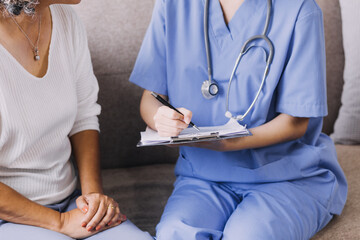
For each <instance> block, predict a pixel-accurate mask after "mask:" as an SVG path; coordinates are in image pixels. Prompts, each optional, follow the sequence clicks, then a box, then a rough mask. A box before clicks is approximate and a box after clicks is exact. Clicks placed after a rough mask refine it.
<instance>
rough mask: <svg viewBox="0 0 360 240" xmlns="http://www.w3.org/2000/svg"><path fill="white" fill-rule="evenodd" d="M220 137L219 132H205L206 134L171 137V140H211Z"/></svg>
mask: <svg viewBox="0 0 360 240" xmlns="http://www.w3.org/2000/svg"><path fill="white" fill-rule="evenodd" d="M218 138H219V132H212V133H210V134H205V135H190V136H176V137H171V142H192V141H199V140H211V139H218Z"/></svg>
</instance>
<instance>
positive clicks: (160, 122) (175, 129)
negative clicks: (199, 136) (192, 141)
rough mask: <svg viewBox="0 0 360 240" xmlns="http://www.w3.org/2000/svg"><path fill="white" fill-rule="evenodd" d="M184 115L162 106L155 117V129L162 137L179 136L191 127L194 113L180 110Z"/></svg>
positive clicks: (183, 109)
mask: <svg viewBox="0 0 360 240" xmlns="http://www.w3.org/2000/svg"><path fill="white" fill-rule="evenodd" d="M178 110H179V111H180V112H181V113H182V114H184V115H181V114H180V113H178V112H176V111H174V110H173V109H171V108H169V107H166V106H161V107H159V108H158V110H157V112H156V113H155V115H154V123H155V128H156V130H157V131H158V134H159V135H160V136H161V137H174V136H178V135H179V134H180V132H181V131H182V130H184V129H185V128H187V127H188V126H189V123H190V121H191V118H192V112H191V111H190V110H188V109H185V108H178Z"/></svg>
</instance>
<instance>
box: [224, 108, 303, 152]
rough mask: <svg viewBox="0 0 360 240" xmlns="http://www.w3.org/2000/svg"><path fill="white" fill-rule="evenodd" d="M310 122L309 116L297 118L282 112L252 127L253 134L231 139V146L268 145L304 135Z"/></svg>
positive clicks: (239, 148)
mask: <svg viewBox="0 0 360 240" xmlns="http://www.w3.org/2000/svg"><path fill="white" fill-rule="evenodd" d="M308 123H309V119H308V118H297V117H292V116H290V115H287V114H280V115H279V116H277V117H276V118H274V119H273V120H271V121H270V122H268V123H265V124H263V125H261V126H258V127H255V128H252V129H250V131H251V133H252V134H253V135H252V136H248V137H243V138H237V139H236V140H235V141H229V143H228V144H229V146H228V147H229V148H230V149H232V150H241V149H248V148H259V147H266V146H270V145H274V144H278V143H282V142H287V141H291V140H295V139H298V138H300V137H302V136H303V135H304V134H305V132H306V129H307V126H308Z"/></svg>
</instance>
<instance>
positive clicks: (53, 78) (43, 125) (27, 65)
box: [0, 0, 152, 240]
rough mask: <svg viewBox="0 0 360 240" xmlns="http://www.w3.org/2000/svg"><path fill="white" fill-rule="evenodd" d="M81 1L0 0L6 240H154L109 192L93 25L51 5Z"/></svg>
mask: <svg viewBox="0 0 360 240" xmlns="http://www.w3.org/2000/svg"><path fill="white" fill-rule="evenodd" d="M78 2H80V0H39V1H37V0H27V1H24V0H0V11H1V13H2V14H1V15H0V19H1V20H0V236H1V237H0V238H1V239H13V240H16V239H36V240H38V239H52V240H57V239H78V238H88V239H116V238H118V239H131V240H136V239H141V240H146V239H152V238H151V236H150V235H149V234H148V233H145V232H142V231H140V230H139V229H138V228H136V227H135V226H134V225H133V224H132V223H131V222H130V221H126V217H125V215H123V214H121V212H120V209H119V206H118V204H117V202H116V201H115V200H114V199H112V198H111V197H109V196H106V195H104V194H103V190H102V187H101V180H100V173H99V172H100V171H99V146H98V130H99V127H98V119H97V115H98V114H99V113H100V106H99V105H98V104H97V103H96V101H97V93H98V85H97V81H96V78H95V76H94V74H93V71H92V65H91V60H90V54H89V50H88V47H87V40H86V34H85V30H84V28H83V26H82V25H81V24H80V21H79V19H78V18H77V16H76V15H75V13H74V12H73V11H72V10H71V8H69V7H68V6H64V5H52V4H76V3H78ZM50 5H51V6H50ZM71 149H73V153H74V155H75V159H76V163H77V166H78V170H79V178H80V182H81V190H82V195H81V194H80V191H77V190H76V185H77V177H76V175H75V172H74V167H73V165H72V163H71V161H70V160H69V158H70V153H71ZM103 230H105V231H103Z"/></svg>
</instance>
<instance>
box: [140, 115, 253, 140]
mask: <svg viewBox="0 0 360 240" xmlns="http://www.w3.org/2000/svg"><path fill="white" fill-rule="evenodd" d="M199 129H200V132H197V131H195V130H194V129H193V128H187V129H184V130H183V131H182V132H181V133H180V135H179V136H176V137H160V136H159V135H158V133H157V132H156V131H154V130H152V129H150V128H147V129H146V130H145V132H141V133H140V134H141V140H140V141H139V143H138V144H137V147H145V146H158V145H172V144H187V143H194V142H204V141H216V140H221V139H228V138H237V137H244V136H250V135H252V134H251V132H250V131H249V130H248V129H247V128H246V126H243V125H240V124H239V123H238V122H237V121H236V120H235V119H230V120H229V122H227V123H226V124H224V125H220V126H211V127H199Z"/></svg>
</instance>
